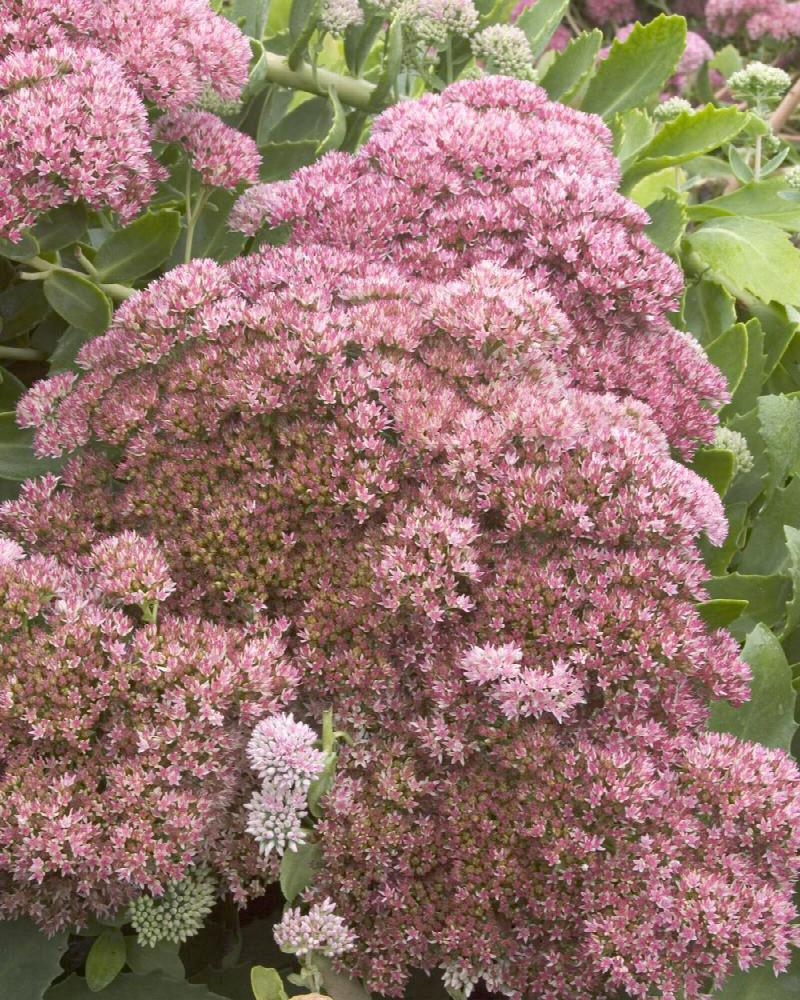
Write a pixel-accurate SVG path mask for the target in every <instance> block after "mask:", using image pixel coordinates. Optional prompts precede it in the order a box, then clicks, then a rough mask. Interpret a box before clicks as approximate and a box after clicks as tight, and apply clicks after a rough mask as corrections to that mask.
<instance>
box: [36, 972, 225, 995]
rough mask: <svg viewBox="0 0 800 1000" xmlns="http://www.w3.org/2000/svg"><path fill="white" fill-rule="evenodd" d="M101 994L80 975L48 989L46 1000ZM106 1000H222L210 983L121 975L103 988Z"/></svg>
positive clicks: (158, 976) (153, 976) (155, 976)
mask: <svg viewBox="0 0 800 1000" xmlns="http://www.w3.org/2000/svg"><path fill="white" fill-rule="evenodd" d="M95 996H97V994H96V993H92V991H91V990H90V989H89V987H88V986H87V985H86V980H85V979H83V978H82V977H80V976H70V977H69V979H65V980H64V982H63V983H59V984H58V986H54V987H52V989H49V990H48V991H47V994H46V995H45V1000H92V998H93V997H95ZM103 1000H220V995H219V993H212V992H211V991H210V990H209V989H208V987H207V986H202V985H192V984H191V983H187V982H182V983H177V982H175V980H174V979H167V978H166V977H165V976H162V975H159V974H155V975H151V976H133V975H122V976H117V978H116V979H115V980H114V982H113V983H111V985H110V986H107V987H106V988H105V989H104V990H103Z"/></svg>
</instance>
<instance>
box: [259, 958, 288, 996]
mask: <svg viewBox="0 0 800 1000" xmlns="http://www.w3.org/2000/svg"><path fill="white" fill-rule="evenodd" d="M250 985H251V986H252V987H253V996H254V997H255V1000H287V996H286V990H285V989H284V987H283V980H282V979H281V977H280V975H279V974H278V973H277V972H276V971H275V969H265V968H264V966H263V965H254V966H253V968H252V971H251V972H250Z"/></svg>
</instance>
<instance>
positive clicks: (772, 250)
mask: <svg viewBox="0 0 800 1000" xmlns="http://www.w3.org/2000/svg"><path fill="white" fill-rule="evenodd" d="M686 242H687V243H688V245H689V247H690V248H691V250H693V251H694V253H695V254H696V255H697V257H698V259H699V262H700V263H701V265H702V266H703V267H704V268H707V269H708V270H709V271H710V272H711V274H712V275H713V276H714V277H715V278H716V279H717V280H718V281H720V282H721V283H723V284H724V285H726V287H727V288H728V290H729V291H730V292H732V294H734V295H736V294H740V293H742V292H744V293H747V292H750V293H752V294H753V295H756V296H758V298H760V299H763V300H764V301H765V302H770V301H775V302H780V303H783V304H784V305H786V304H791V305H800V251H798V250H797V249H796V248H795V247H794V246H793V245H792V243H791V242H790V240H789V237H788V236H787V235H786V233H785V232H783V230H781V229H779V228H778V227H777V226H773V225H772V224H771V223H769V222H762V221H761V220H760V219H749V218H743V217H733V218H721V219H713V220H711V221H710V222H706V223H704V224H703V225H702V226H700V227H699V228H698V229H696V230H695V231H694V232H693V233H691V234H690V235H689V236H688V237H687V239H686Z"/></svg>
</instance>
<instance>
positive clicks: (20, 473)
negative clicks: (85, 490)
mask: <svg viewBox="0 0 800 1000" xmlns="http://www.w3.org/2000/svg"><path fill="white" fill-rule="evenodd" d="M60 468H61V461H60V460H59V459H40V458H36V457H35V455H34V454H33V431H30V430H23V429H22V428H21V427H18V426H17V421H16V417H15V415H14V414H13V413H0V478H2V479H14V480H17V481H21V480H23V479H31V478H32V477H33V476H41V475H42V474H43V473H45V472H57V471H58V470H59V469H60Z"/></svg>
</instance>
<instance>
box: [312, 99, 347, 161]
mask: <svg viewBox="0 0 800 1000" xmlns="http://www.w3.org/2000/svg"><path fill="white" fill-rule="evenodd" d="M328 97H329V99H330V102H331V108H332V110H333V120H332V121H331V127H330V128H329V129H328V134H327V135H326V136H325V138H324V139H323V140H322V141H321V142H320V144H319V146H317V156H322V155H324V154H325V153H329V152H330V151H331V150H332V149H338V148H339V147H340V146H341V144H342V143H343V142H344V137H345V135H346V134H347V116H346V115H345V113H344V108H343V107H342V102H341V101H340V100H339V95H338V94H337V93H336V88H335V87H329V88H328Z"/></svg>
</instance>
